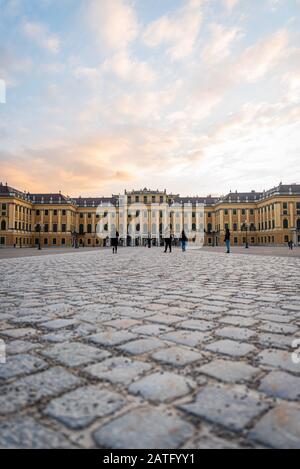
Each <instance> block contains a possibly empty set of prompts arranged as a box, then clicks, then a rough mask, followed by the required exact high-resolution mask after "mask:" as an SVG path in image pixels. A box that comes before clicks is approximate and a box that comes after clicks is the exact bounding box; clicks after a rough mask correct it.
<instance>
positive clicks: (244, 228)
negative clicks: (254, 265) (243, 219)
mask: <svg viewBox="0 0 300 469" xmlns="http://www.w3.org/2000/svg"><path fill="white" fill-rule="evenodd" d="M242 231H245V232H246V243H245V248H246V249H249V242H248V225H247V223H243V226H242Z"/></svg>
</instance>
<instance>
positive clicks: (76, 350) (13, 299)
mask: <svg viewBox="0 0 300 469" xmlns="http://www.w3.org/2000/svg"><path fill="white" fill-rule="evenodd" d="M2 266H3V267H5V268H4V269H3V271H4V275H3V276H2V278H1V288H0V339H1V340H2V341H4V342H5V345H6V352H7V353H6V364H2V363H1V364H0V447H4V448H17V447H18V448H30V447H33V448H44V447H45V448H54V447H57V448H63V447H65V448H69V447H84V448H89V447H95V446H98V447H101V448H149V449H150V448H205V447H211V448H221V447H222V448H240V447H257V448H264V447H272V448H284V447H286V448H298V447H299V441H300V435H299V432H300V428H299V422H300V391H299V388H300V384H299V380H300V364H297V363H296V362H293V361H292V353H293V352H295V349H293V348H292V343H293V341H294V340H295V339H297V338H298V339H299V337H300V309H299V308H300V307H299V302H300V296H299V294H298V292H299V291H300V278H299V268H300V259H299V258H292V257H286V258H285V257H280V258H279V257H274V256H268V262H265V258H264V257H263V256H255V255H249V254H248V255H246V256H244V255H241V254H235V255H232V256H227V255H225V254H222V253H218V254H216V253H214V252H205V251H203V250H202V251H201V250H199V251H197V250H195V251H194V250H193V251H189V250H188V251H187V252H186V253H185V255H184V256H183V255H182V253H181V251H180V250H176V249H175V250H174V252H173V253H172V255H170V256H163V255H162V254H161V250H160V249H151V250H148V249H142V248H137V249H127V248H126V249H120V252H119V254H118V255H117V256H113V255H112V254H111V252H110V250H105V249H102V250H96V249H95V250H94V251H84V250H80V251H79V252H76V253H75V252H73V253H71V251H70V253H69V254H62V255H55V256H51V255H44V256H41V257H30V258H26V259H25V258H24V259H23V258H18V259H9V260H5V261H3V260H2V261H1V260H0V268H1V267H2ZM12 286H13V288H12Z"/></svg>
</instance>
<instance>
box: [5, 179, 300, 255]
mask: <svg viewBox="0 0 300 469" xmlns="http://www.w3.org/2000/svg"><path fill="white" fill-rule="evenodd" d="M120 200H126V215H125V220H124V219H123V218H124V213H125V212H124V210H123V209H122V210H121V207H120V203H121V202H120ZM197 203H199V204H204V229H205V245H211V246H214V245H223V244H224V234H225V229H226V227H227V226H228V227H229V228H230V230H231V234H232V244H235V245H238V246H240V245H243V244H245V243H246V242H248V243H249V244H250V245H283V244H286V243H287V242H288V241H291V240H292V241H294V243H295V244H300V185H295V184H294V185H282V184H280V185H279V186H278V187H275V188H274V189H271V190H270V191H267V192H262V193H257V192H254V191H252V192H249V193H230V194H228V195H227V196H225V197H211V196H208V197H206V198H205V197H180V196H179V195H174V194H168V193H167V191H151V190H147V189H143V190H140V191H130V192H128V191H125V194H123V195H122V196H121V198H120V197H119V196H116V195H113V196H112V197H110V198H77V199H71V198H68V197H65V196H63V195H62V194H60V193H59V194H26V193H23V192H20V191H17V190H15V189H13V188H11V187H9V186H7V185H3V184H1V185H0V208H1V211H0V246H14V245H16V246H21V247H33V246H38V245H39V243H40V244H41V246H42V247H53V246H57V247H61V246H73V245H74V244H76V243H77V244H78V245H84V246H90V247H92V246H103V245H105V244H106V240H105V239H99V237H98V236H97V233H96V227H97V224H99V222H100V220H101V219H103V216H105V215H107V213H105V212H106V211H107V210H109V209H107V208H106V207H107V206H109V205H110V206H111V207H114V211H113V214H112V217H113V218H112V223H114V224H115V227H116V229H117V230H118V231H120V232H121V234H122V233H124V226H125V231H126V232H128V225H129V224H130V223H131V222H132V221H134V218H135V216H136V214H137V213H138V212H139V216H140V218H139V224H141V232H143V235H141V236H136V237H135V238H136V239H135V243H136V244H143V242H145V239H143V238H145V233H146V237H147V236H148V233H151V237H152V238H154V239H155V240H156V242H157V243H159V242H160V241H161V236H162V235H161V228H160V227H161V225H162V223H163V222H165V220H164V219H163V217H164V216H165V212H164V211H163V210H161V208H162V207H165V206H166V205H168V206H169V207H172V205H173V204H177V206H178V205H179V206H180V205H182V206H184V205H185V206H189V207H190V216H191V221H192V226H193V229H194V230H198V223H199V220H198V219H197V215H196V210H195V207H196V204H197ZM176 216H177V217H178V214H177V215H175V214H174V215H172V213H171V214H170V225H171V227H172V226H173V227H175V226H177V224H176V223H177V222H178V220H176ZM172 217H174V218H172ZM123 242H124V243H126V242H127V241H126V240H125V239H124V240H123Z"/></svg>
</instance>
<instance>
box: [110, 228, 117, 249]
mask: <svg viewBox="0 0 300 469" xmlns="http://www.w3.org/2000/svg"><path fill="white" fill-rule="evenodd" d="M110 244H111V246H112V252H113V254H117V253H118V245H119V232H118V231H116V233H115V236H114V237H113V238H111V240H110Z"/></svg>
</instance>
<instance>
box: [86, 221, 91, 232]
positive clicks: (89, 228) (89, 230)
mask: <svg viewBox="0 0 300 469" xmlns="http://www.w3.org/2000/svg"><path fill="white" fill-rule="evenodd" d="M87 232H88V233H91V232H92V225H91V224H90V223H89V224H88V226H87Z"/></svg>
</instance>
